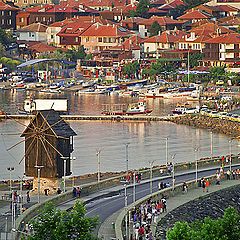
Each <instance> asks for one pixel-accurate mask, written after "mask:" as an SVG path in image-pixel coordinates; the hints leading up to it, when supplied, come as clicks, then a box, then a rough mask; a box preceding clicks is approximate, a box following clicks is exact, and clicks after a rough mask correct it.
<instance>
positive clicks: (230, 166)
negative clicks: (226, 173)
mask: <svg viewBox="0 0 240 240" xmlns="http://www.w3.org/2000/svg"><path fill="white" fill-rule="evenodd" d="M228 142H229V170H230V172H232V139H230V140H229V141H228Z"/></svg>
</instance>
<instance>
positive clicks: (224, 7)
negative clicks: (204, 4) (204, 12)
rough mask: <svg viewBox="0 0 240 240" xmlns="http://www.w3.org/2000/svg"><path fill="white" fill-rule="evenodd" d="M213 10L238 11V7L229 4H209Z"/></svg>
mask: <svg viewBox="0 0 240 240" xmlns="http://www.w3.org/2000/svg"><path fill="white" fill-rule="evenodd" d="M210 7H211V8H212V9H213V10H215V11H218V12H238V11H239V9H238V8H235V7H233V6H231V5H216V6H210Z"/></svg>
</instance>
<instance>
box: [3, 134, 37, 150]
mask: <svg viewBox="0 0 240 240" xmlns="http://www.w3.org/2000/svg"><path fill="white" fill-rule="evenodd" d="M32 137H33V136H29V137H27V138H25V139H23V140H21V141H19V142H18V143H16V144H14V145H12V146H11V147H10V148H8V149H7V151H9V150H11V149H13V148H14V147H16V146H17V145H19V144H21V143H23V142H25V141H27V140H28V139H29V138H32Z"/></svg>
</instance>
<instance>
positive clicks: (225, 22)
mask: <svg viewBox="0 0 240 240" xmlns="http://www.w3.org/2000/svg"><path fill="white" fill-rule="evenodd" d="M218 22H219V25H220V26H223V27H225V28H228V29H231V30H233V31H237V30H238V28H239V26H240V17H237V16H230V17H225V18H220V19H218Z"/></svg>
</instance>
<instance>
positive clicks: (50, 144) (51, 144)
mask: <svg viewBox="0 0 240 240" xmlns="http://www.w3.org/2000/svg"><path fill="white" fill-rule="evenodd" d="M45 140H46V141H47V143H48V144H49V145H50V146H51V147H52V148H53V149H54V150H55V151H56V152H57V153H58V154H59V155H60V156H61V157H63V155H62V153H60V152H59V151H58V150H57V149H56V148H55V147H54V146H53V145H52V144H51V143H50V142H49V141H48V140H47V139H46V138H45Z"/></svg>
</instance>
